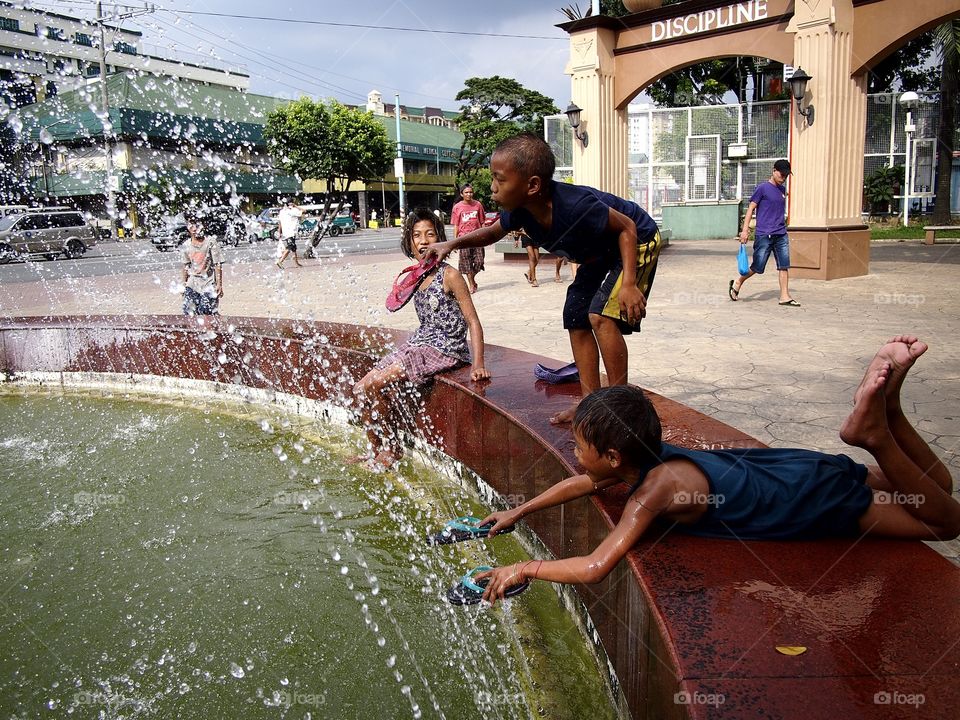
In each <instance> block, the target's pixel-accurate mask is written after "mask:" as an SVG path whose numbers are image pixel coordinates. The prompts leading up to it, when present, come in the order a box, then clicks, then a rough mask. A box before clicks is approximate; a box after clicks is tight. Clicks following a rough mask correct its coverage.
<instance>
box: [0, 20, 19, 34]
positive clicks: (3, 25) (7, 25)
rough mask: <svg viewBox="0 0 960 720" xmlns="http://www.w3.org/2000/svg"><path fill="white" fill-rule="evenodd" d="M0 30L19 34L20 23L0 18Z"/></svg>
mask: <svg viewBox="0 0 960 720" xmlns="http://www.w3.org/2000/svg"><path fill="white" fill-rule="evenodd" d="M0 30H12V31H13V32H20V21H19V20H14V19H13V18H0Z"/></svg>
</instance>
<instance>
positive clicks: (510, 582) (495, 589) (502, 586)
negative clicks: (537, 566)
mask: <svg viewBox="0 0 960 720" xmlns="http://www.w3.org/2000/svg"><path fill="white" fill-rule="evenodd" d="M527 564H528V563H526V562H519V563H514V564H513V565H507V566H506V567H499V568H493V569H492V570H487V571H486V572H482V573H477V575H476V576H475V577H474V580H483V579H484V578H490V582H488V583H487V588H486V590H484V591H483V599H484V600H486V601H487V602H488V603H490V604H491V605H494V604H496V602H497V600H503V597H504V593H506V592H507V589H508V588H510V587H513V586H514V585H517V584H518V583H522V582H523V580H524V575H523V567H524V566H525V565H527Z"/></svg>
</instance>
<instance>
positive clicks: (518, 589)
mask: <svg viewBox="0 0 960 720" xmlns="http://www.w3.org/2000/svg"><path fill="white" fill-rule="evenodd" d="M487 570H493V568H492V567H490V566H489V565H481V566H480V567H475V568H474V569H473V570H471V571H470V572H468V573H467V574H466V575H464V576H463V577H462V578H460V582H458V583H457V584H456V585H454V586H453V587H452V588H450V589H449V590H447V600H449V601H450V602H451V604H453V605H476V604H477V603H479V602H480V601H481V600H482V599H483V591H484V590H485V589H486V587H487V583H488V582H490V579H489V578H484V579H483V580H481V581H480V582H474V580H473V578H474V577H475V576H476V575H479V574H480V573H482V572H486V571H487ZM528 587H530V581H529V580H524V581H523V582H520V583H517V584H516V585H511V586H510V587H508V588H507V591H506V592H505V593H504V594H503V596H504V597H505V598H508V597H513V596H514V595H519V594H520V593H522V592H523V591H524V590H526V589H527V588H528Z"/></svg>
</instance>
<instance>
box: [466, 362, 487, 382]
mask: <svg viewBox="0 0 960 720" xmlns="http://www.w3.org/2000/svg"><path fill="white" fill-rule="evenodd" d="M470 379H471V380H473V381H474V382H478V381H480V380H489V379H490V371H489V370H487V369H486V368H485V367H484V366H483V365H479V366H476V365H475V366H474V368H473V370H471V371H470Z"/></svg>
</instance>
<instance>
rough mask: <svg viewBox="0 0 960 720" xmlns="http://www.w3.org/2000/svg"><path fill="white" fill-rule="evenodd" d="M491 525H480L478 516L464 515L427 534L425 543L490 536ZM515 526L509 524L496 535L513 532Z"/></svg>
mask: <svg viewBox="0 0 960 720" xmlns="http://www.w3.org/2000/svg"><path fill="white" fill-rule="evenodd" d="M492 527H493V523H487V524H486V525H481V524H480V518H476V517H473V516H472V515H464V516H463V517H458V518H456V519H455V520H450V521H448V522H447V524H446V525H444V526H443V529H442V530H440V531H439V532H435V533H433V534H432V535H427V545H450V544H452V543H458V542H465V541H467V540H478V539H483V538H485V537H489V536H490V528H492ZM515 528H516V526H514V525H510V526H509V527H505V528H503V529H502V530H501V531H500V532H498V533H497V535H502V534H503V533H509V532H513V531H514V529H515Z"/></svg>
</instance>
